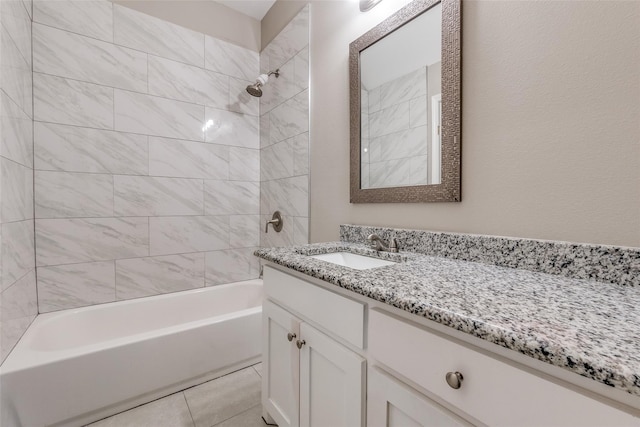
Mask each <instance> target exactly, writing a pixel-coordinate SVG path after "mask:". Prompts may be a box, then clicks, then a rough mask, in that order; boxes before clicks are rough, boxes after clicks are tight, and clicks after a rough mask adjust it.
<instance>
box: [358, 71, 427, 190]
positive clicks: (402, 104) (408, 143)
mask: <svg viewBox="0 0 640 427" xmlns="http://www.w3.org/2000/svg"><path fill="white" fill-rule="evenodd" d="M439 75H440V63H436V64H433V65H431V66H429V67H421V68H419V69H417V70H415V71H413V72H411V73H408V74H406V75H404V76H401V77H398V78H397V79H394V80H392V81H390V82H387V83H384V84H382V85H380V86H378V87H376V88H370V89H368V90H366V89H365V88H362V117H361V123H362V144H363V162H362V186H363V188H381V187H395V186H405V185H425V184H427V183H428V173H429V159H428V153H429V152H430V145H431V134H430V132H429V131H428V129H431V126H430V121H431V117H430V114H431V108H430V106H429V102H430V99H431V96H433V95H435V94H438V93H440V82H439V77H438V76H439ZM428 76H429V77H428ZM431 76H433V77H431ZM365 148H366V152H364V149H365Z"/></svg>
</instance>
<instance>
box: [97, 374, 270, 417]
mask: <svg viewBox="0 0 640 427" xmlns="http://www.w3.org/2000/svg"><path fill="white" fill-rule="evenodd" d="M261 374H262V364H261V363H258V364H257V365H253V366H250V367H248V368H245V369H241V370H239V371H236V372H233V373H231V374H229V375H225V376H224V377H220V378H216V379H215V380H212V381H209V382H206V383H204V384H200V385H197V386H195V387H191V388H189V389H186V390H183V391H181V392H178V393H175V394H172V395H169V396H167V397H163V398H162V399H158V400H155V401H153V402H150V403H147V404H146V405H142V406H138V407H136V408H133V409H131V410H129V411H126V412H121V413H119V414H117V415H114V416H112V417H109V418H105V419H103V420H100V421H97V422H95V423H93V424H90V425H89V426H90V427H213V426H216V427H265V426H266V425H267V424H265V423H264V421H263V420H262V405H261V404H260V381H261V379H260V375H261Z"/></svg>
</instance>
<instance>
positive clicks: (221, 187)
mask: <svg viewBox="0 0 640 427" xmlns="http://www.w3.org/2000/svg"><path fill="white" fill-rule="evenodd" d="M204 196H205V199H204V202H205V204H204V210H205V214H206V215H231V214H254V215H257V214H259V213H260V183H258V182H242V181H205V182H204Z"/></svg>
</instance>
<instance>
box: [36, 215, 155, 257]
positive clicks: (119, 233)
mask: <svg viewBox="0 0 640 427" xmlns="http://www.w3.org/2000/svg"><path fill="white" fill-rule="evenodd" d="M36 248H37V251H36V253H37V264H38V266H47V265H58V264H71V263H80V262H89V261H106V260H113V259H122V258H134V257H143V256H148V255H149V224H148V218H83V219H79V218H76V219H38V220H36Z"/></svg>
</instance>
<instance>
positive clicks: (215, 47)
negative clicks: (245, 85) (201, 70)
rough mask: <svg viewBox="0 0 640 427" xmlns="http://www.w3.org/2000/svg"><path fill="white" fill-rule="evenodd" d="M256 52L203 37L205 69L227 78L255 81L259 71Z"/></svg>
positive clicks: (258, 56)
mask: <svg viewBox="0 0 640 427" xmlns="http://www.w3.org/2000/svg"><path fill="white" fill-rule="evenodd" d="M259 61H260V55H259V54H258V52H254V51H252V50H249V49H246V48H244V47H240V46H237V45H235V44H233V43H229V42H226V41H224V40H220V39H216V38H213V37H210V36H205V67H206V68H208V69H209V70H213V71H217V72H219V73H223V74H226V75H228V76H232V77H237V78H240V79H244V80H249V81H255V79H256V77H258V73H259V71H260V65H259Z"/></svg>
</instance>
